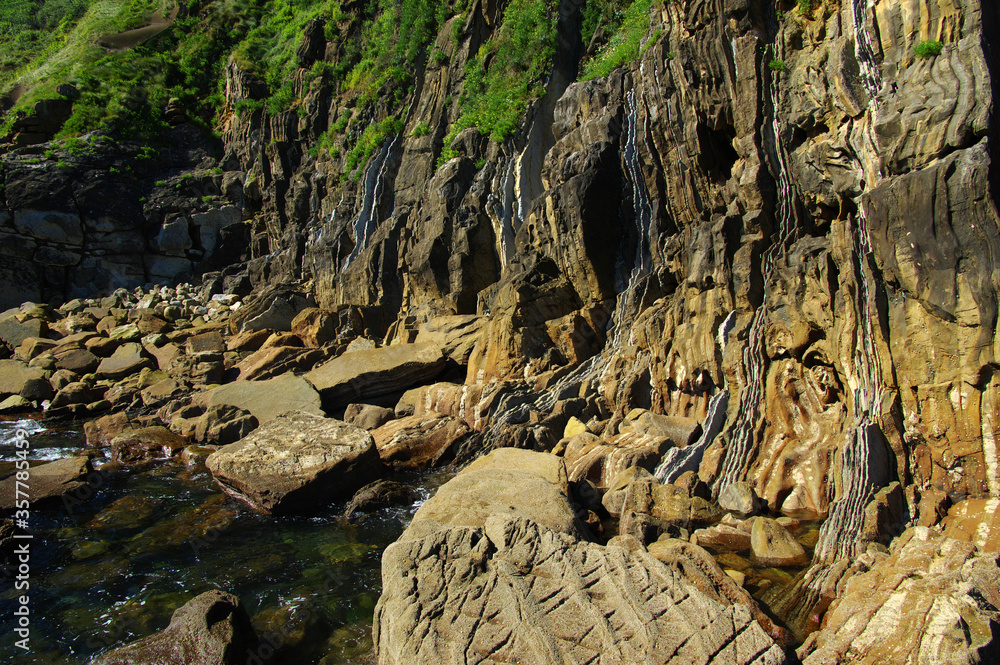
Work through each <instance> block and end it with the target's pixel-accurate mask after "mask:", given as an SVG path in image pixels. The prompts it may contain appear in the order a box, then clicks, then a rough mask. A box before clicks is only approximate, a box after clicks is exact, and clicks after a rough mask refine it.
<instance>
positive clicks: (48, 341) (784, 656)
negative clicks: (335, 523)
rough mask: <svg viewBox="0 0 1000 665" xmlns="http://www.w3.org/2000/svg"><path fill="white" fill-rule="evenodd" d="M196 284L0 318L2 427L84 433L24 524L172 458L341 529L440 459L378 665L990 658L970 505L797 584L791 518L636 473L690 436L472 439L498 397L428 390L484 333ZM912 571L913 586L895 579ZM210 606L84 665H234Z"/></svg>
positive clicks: (888, 505) (892, 504) (982, 571)
mask: <svg viewBox="0 0 1000 665" xmlns="http://www.w3.org/2000/svg"><path fill="white" fill-rule="evenodd" d="M213 288H217V285H215V286H214V287H213V284H212V283H208V284H207V285H205V286H201V287H195V286H193V285H189V284H182V285H179V286H177V287H153V288H149V289H147V290H138V289H137V290H135V291H132V292H126V291H124V290H119V291H117V292H115V293H114V294H112V295H111V296H109V297H106V298H102V299H90V300H74V301H72V302H69V303H66V304H65V305H63V306H61V307H58V308H53V307H48V306H43V305H37V304H34V303H25V304H24V305H22V306H21V307H19V308H16V309H14V310H10V311H8V312H5V313H4V314H2V315H0V337H2V338H3V340H4V344H5V345H6V346H7V348H8V349H10V351H9V352H8V355H10V356H11V357H9V358H7V359H5V360H0V364H2V368H0V370H2V371H0V376H2V377H3V385H2V391H3V393H4V394H3V395H0V398H2V399H3V402H2V407H0V408H2V409H3V410H4V412H6V413H15V412H17V411H29V412H30V411H34V410H37V409H42V410H43V413H44V417H45V418H46V419H47V420H48V421H50V422H52V421H68V420H70V419H74V421H75V422H81V421H83V424H84V430H85V432H86V439H87V448H86V449H85V450H83V451H81V454H80V455H79V456H77V457H69V458H66V459H63V460H59V461H53V462H48V463H43V464H39V465H37V466H34V467H33V469H32V485H31V502H32V505H33V506H37V507H44V506H45V505H53V504H58V502H59V501H60V500H63V501H66V500H72V497H73V496H74V494H75V493H78V492H79V490H80V488H81V487H82V486H84V485H85V484H86V483H87V479H88V476H90V475H91V474H93V473H94V472H95V471H97V472H98V473H100V474H101V475H102V476H107V475H109V474H115V473H121V472H125V471H127V470H130V469H131V470H136V469H138V470H141V469H142V468H144V465H145V466H148V464H149V463H150V462H152V461H157V460H174V461H175V463H176V464H178V465H185V466H187V467H189V468H204V467H205V466H207V469H208V470H209V471H210V472H211V473H212V475H213V476H214V478H215V481H216V483H217V485H218V488H219V489H220V490H221V491H222V492H224V493H225V494H227V495H229V497H231V498H232V499H233V500H236V501H240V502H243V503H244V504H246V505H248V506H249V507H250V508H251V509H253V510H255V511H257V512H262V513H273V514H302V513H306V514H309V513H314V512H316V511H318V510H323V507H324V506H326V505H328V504H329V503H330V501H332V500H340V501H343V500H346V499H349V498H351V497H352V495H354V500H353V501H352V502H351V505H350V507H349V508H348V511H347V513H348V515H349V516H350V515H351V514H353V513H356V511H367V510H374V509H378V508H381V507H383V506H386V505H391V504H393V503H406V502H408V501H412V493H410V492H409V491H408V490H407V488H406V487H405V486H400V485H398V483H391V482H387V481H386V480H380V478H383V477H384V476H385V475H386V474H387V473H388V472H390V471H391V470H414V469H428V468H432V467H441V466H444V465H448V464H455V463H456V460H457V462H458V465H459V467H460V468H462V467H463V466H464V468H462V471H461V472H460V473H459V474H458V475H457V476H456V477H455V478H454V479H452V480H451V481H449V482H448V483H446V484H445V485H444V486H443V487H442V488H441V489H440V490H439V491H438V492H437V493H436V494H435V495H434V496H433V497H432V498H431V499H430V500H429V501H427V502H426V503H424V504H423V506H422V507H421V508H420V509H419V511H418V512H417V514H416V515H415V517H414V519H413V521H412V523H411V524H410V525H409V527H408V528H407V530H406V532H405V533H404V534H403V536H402V537H401V538H400V539H399V541H398V542H397V543H396V544H395V545H393V546H391V547H390V548H389V549H388V550H386V552H385V554H384V556H383V564H382V566H383V569H382V576H383V589H382V597H381V599H380V601H379V605H378V607H377V608H376V617H375V624H374V625H375V628H374V632H375V634H374V639H375V645H376V655H377V658H378V662H379V663H387V664H388V663H418V662H422V663H450V662H455V663H458V662H467V660H468V659H469V658H473V660H477V661H478V660H479V659H486V660H487V661H490V662H492V661H496V662H502V661H504V659H510V658H513V659H523V658H528V659H529V661H531V662H548V661H549V660H552V659H555V660H560V659H561V660H565V661H567V662H594V659H595V658H597V659H598V662H637V661H639V660H644V661H645V660H649V661H650V662H654V661H655V662H664V663H667V662H677V661H676V660H671V659H681V660H683V661H684V662H704V663H741V664H742V663H786V662H798V661H797V660H796V658H799V659H801V660H802V661H803V662H805V663H841V662H872V663H874V662H904V661H905V660H906V659H908V658H910V657H916V656H917V655H920V657H921V658H923V657H925V655H927V654H929V655H927V656H926V657H930V658H932V660H931V661H929V662H940V663H946V662H947V663H953V662H970V663H971V662H982V661H976V660H975V659H976V658H980V659H982V658H983V657H986V656H987V655H988V654H992V653H993V651H992V650H994V649H995V648H996V646H995V644H994V642H993V640H992V637H991V632H990V630H992V629H990V628H989V626H993V625H996V622H997V621H998V619H1000V614H998V612H997V610H996V609H995V608H996V607H997V606H998V605H997V604H996V603H995V602H994V600H1000V599H994V596H995V595H996V589H997V588H1000V569H998V567H997V563H998V558H997V557H998V549H997V548H996V546H995V543H996V541H995V540H994V539H993V538H992V537H988V536H987V537H986V538H985V539H984V538H983V534H984V529H985V530H986V533H988V532H989V530H990V529H992V528H993V524H992V522H989V521H986V520H987V519H991V516H992V515H993V514H995V513H992V512H991V511H990V510H989V509H988V507H987V509H986V511H985V512H980V509H977V505H978V504H975V501H965V502H960V503H958V504H956V505H955V506H952V507H951V509H950V510H949V509H948V507H947V504H946V502H945V501H944V499H943V498H937V499H935V496H934V495H933V494H932V493H928V494H927V495H925V496H923V497H921V499H920V504H919V505H920V510H919V512H918V513H917V516H916V519H913V518H910V517H908V516H907V515H906V513H905V510H906V503H907V502H906V498H905V497H904V495H903V491H902V489H901V488H900V486H899V484H898V483H894V484H892V485H890V486H889V487H888V488H886V490H883V491H882V492H880V493H879V494H878V495H877V496H876V498H875V499H874V500H873V501H872V503H871V504H870V505H869V506H868V507H867V508H866V509H865V523H864V527H863V528H864V532H865V533H867V534H870V535H869V536H868V537H869V539H870V544H869V545H868V548H867V550H866V552H865V553H864V554H863V555H862V556H860V557H858V558H857V559H856V560H855V561H853V562H850V565H849V566H847V567H846V568H842V569H840V570H838V571H837V572H836V574H835V576H834V577H831V578H828V579H827V580H825V581H822V585H821V586H820V585H816V584H815V581H814V580H813V579H810V575H811V574H813V573H814V572H815V567H810V563H815V557H816V556H818V554H817V553H816V552H814V548H815V547H816V544H817V539H818V536H819V532H818V523H816V522H814V521H810V519H809V518H810V517H811V516H810V515H809V514H808V513H805V514H803V515H802V516H801V517H799V518H796V517H794V516H790V515H787V514H786V515H782V514H775V513H774V512H772V511H771V510H770V509H769V507H768V505H767V502H766V501H763V500H761V499H760V498H759V497H758V496H757V494H756V492H755V490H754V488H753V487H752V486H751V485H750V484H749V483H746V482H737V483H734V484H731V485H729V486H728V487H727V488H726V489H725V491H723V492H721V493H720V494H719V495H718V497H716V498H715V499H713V496H712V492H711V490H710V488H709V486H708V485H706V483H705V482H704V481H703V480H702V479H701V478H700V477H699V475H698V473H696V472H694V471H686V472H683V473H680V475H678V476H677V477H676V478H674V479H673V482H670V483H663V482H661V481H660V480H658V479H657V476H656V475H654V472H656V471H657V467H658V466H660V465H661V462H662V460H664V459H666V458H668V457H669V456H668V455H667V454H666V453H667V452H668V451H670V450H678V451H683V450H685V449H687V448H688V447H690V446H694V445H696V444H697V441H698V439H699V437H700V435H701V430H702V424H700V423H698V422H697V421H695V420H692V419H685V418H678V417H672V416H664V415H657V414H654V413H652V412H650V411H648V410H643V409H636V410H633V411H632V412H630V413H628V414H626V416H625V417H624V418H622V419H621V420H620V421H619V422H617V423H613V422H612V421H611V419H610V418H609V416H610V414H608V413H606V412H601V411H600V409H599V408H596V407H595V405H594V404H593V403H592V402H588V401H587V400H584V399H580V398H569V399H563V400H559V401H557V402H556V403H555V405H554V408H553V409H552V413H553V416H551V417H553V418H557V419H559V421H560V422H562V423H563V425H562V430H563V431H562V437H560V438H558V439H555V437H553V438H552V439H551V440H550V445H549V446H547V450H546V446H544V445H539V443H538V442H535V443H534V445H531V446H525V445H523V443H520V442H518V440H517V439H506V440H505V441H504V442H503V443H497V442H493V444H492V445H490V440H489V438H488V437H489V436H491V435H492V432H491V425H492V424H493V423H492V422H491V414H490V404H491V403H495V402H496V401H497V400H498V397H497V396H496V395H489V394H485V395H482V394H480V395H476V396H475V397H472V394H474V393H472V394H470V393H471V391H470V390H469V389H470V388H471V387H470V386H461V385H459V384H454V383H448V382H446V381H439V379H440V378H442V377H446V376H447V375H448V374H449V372H452V373H453V372H454V370H453V369H451V368H452V367H456V366H461V365H463V364H465V363H466V362H468V357H469V355H470V354H471V353H472V350H473V349H474V348H475V344H476V342H477V341H478V339H479V337H480V335H481V334H482V331H483V327H482V325H480V324H478V323H477V322H476V321H473V320H468V319H469V317H465V319H467V320H462V321H456V318H457V317H449V318H446V319H444V320H440V321H433V322H431V324H429V325H427V326H425V327H423V328H421V329H419V330H418V331H417V332H416V335H410V337H412V339H410V340H408V341H399V340H396V343H395V344H389V345H384V344H383V343H384V341H385V340H372V339H370V338H367V337H364V336H361V335H358V334H357V332H355V329H353V328H352V327H351V326H350V325H345V326H338V325H337V323H338V322H340V321H344V320H345V319H346V320H349V318H348V317H349V314H348V315H347V316H345V315H344V313H343V312H339V313H338V312H331V311H327V310H323V309H320V308H316V307H309V306H308V305H309V302H308V299H307V298H306V297H304V296H300V295H296V294H274V295H272V296H271V300H270V302H262V301H260V300H255V299H254V298H253V297H250V298H245V299H242V298H239V297H238V296H235V295H228V294H218V293H213V292H212V291H213ZM550 381H558V377H553V378H552V379H550ZM536 389H537V386H536ZM477 399H478V401H477ZM382 405H391V406H389V407H387V406H382ZM494 408H495V407H494ZM502 413H503V412H502ZM570 414H572V415H570ZM585 420H586V422H585ZM551 427H552V425H551V423H549V428H550V430H551ZM508 446H513V447H508ZM526 447H528V448H533V449H534V450H526V449H524V448H526ZM490 449H492V452H489V453H488V454H485V455H483V456H481V457H480V456H479V455H480V454H481V453H485V452H487V451H488V450H490ZM104 453H106V455H105V454H104ZM477 457H478V458H477ZM469 460H474V461H472V462H471V463H467V462H468V461H469ZM180 468H182V467H180ZM356 491H357V494H355V492H356ZM13 503H14V502H13V477H9V478H7V479H6V480H0V509H2V510H4V511H6V512H8V513H9V512H11V511H12V509H13ZM974 504H975V505H974ZM4 529H5V532H6V531H8V530H11V529H13V524H12V522H11V521H10V520H6V521H5V523H4ZM7 537H9V534H8V536H7ZM5 540H6V538H5ZM7 542H10V541H7ZM900 575H902V577H900ZM913 576H917V578H919V579H921V580H923V581H922V582H920V583H919V584H912V583H906V582H905V580H906V579H909V578H912V577H913ZM817 589H818V592H817ZM810 594H813V595H810ZM209 595H210V594H203V595H201V596H198V597H197V598H195V599H193V600H192V601H191V602H190V603H188V604H187V605H185V606H184V607H183V608H181V609H179V610H178V611H177V613H175V616H174V620H173V622H172V623H171V626H170V627H169V628H168V629H166V631H164V632H163V633H158V634H157V635H155V636H151V637H149V638H146V639H143V640H141V641H139V642H136V643H134V644H130V645H128V646H126V647H122V648H120V649H115V650H113V651H111V652H109V653H107V654H106V655H104V656H102V657H101V658H98V659H97V660H95V661H94V662H95V663H97V662H99V663H115V662H131V663H142V662H149V663H153V662H157V663H160V662H178V663H181V662H183V663H192V662H198V663H235V662H243V661H242V660H241V658H242V657H237V656H234V655H233V654H236V653H237V652H238V653H244V652H245V651H246V650H247V649H248V648H250V649H251V651H252V647H248V646H247V645H253V644H256V643H257V642H255V640H257V637H256V635H255V633H254V632H253V628H252V627H249V623H248V621H247V620H246V618H245V611H243V610H242V609H241V606H240V605H239V600H238V599H234V598H233V597H231V596H225V594H222V596H220V598H219V599H214V598H213V599H209V598H208V596H209ZM975 599H986V600H985V601H984V602H985V604H984V602H979V601H978V600H975ZM219 602H222V603H224V604H225V603H228V605H226V607H228V608H230V609H228V610H226V616H243V619H239V620H238V621H237V624H239V625H238V626H237V624H233V623H231V621H232V620H230V619H225V620H222V621H223V622H222V623H217V622H218V621H220V619H218V618H211V617H215V616H216V615H218V612H216V611H215V609H213V608H215V606H216V605H217V604H218V603H219ZM900 602H905V603H906V606H907V608H909V607H911V606H912V607H914V608H922V609H914V610H913V611H912V612H911V611H909V610H907V611H906V614H905V615H903V618H902V619H901V618H899V617H898V616H897V615H895V614H891V613H890V609H889V608H892V607H895V606H896V604H897V603H900ZM203 606H204V607H203ZM803 607H811V608H813V610H812V612H811V613H810V614H809V615H807V616H802V609H803ZM515 608H516V609H515ZM241 612H243V614H242V615H241V614H240V613H241ZM233 613H235V614H233ZM956 613H957V614H956ZM824 614H825V615H826V618H825V619H823V620H822V621H820V620H819V619H820V617H822V616H823V615H824ZM855 615H863V616H866V617H868V620H867V621H866V623H865V624H864V625H860V624H858V622H856V621H853V620H852V619H851V617H852V616H855ZM952 615H954V616H960V617H962V619H961V621H960V622H958V623H951V624H948V623H947V622H946V617H948V616H952ZM206 622H207V623H206ZM963 626H964V627H963ZM175 633H176V635H175ZM885 635H891V636H892V640H891V648H890V646H888V645H887V644H883V645H882V646H880V647H879V648H875V647H874V646H872V648H870V649H869V650H867V651H866V652H865V655H864V656H863V660H856V659H854V658H855V656H852V655H851V654H852V653H854V649H856V647H852V646H851V645H852V644H856V640H876V641H877V642H879V643H880V644H882V642H883V639H882V637H881V636H885ZM875 636H880V637H877V638H876V637H875ZM931 638H933V639H934V640H936V642H935V646H934V647H933V650H932V651H927V650H928V649H929V648H930V647H928V646H927V644H926V642H927V640H928V639H931ZM193 654H198V655H193ZM472 654H478V655H476V656H473V655H472ZM525 654H533V655H532V656H526V655H525ZM878 654H881V655H878ZM650 659H651V660H650ZM845 659H846V660H845Z"/></svg>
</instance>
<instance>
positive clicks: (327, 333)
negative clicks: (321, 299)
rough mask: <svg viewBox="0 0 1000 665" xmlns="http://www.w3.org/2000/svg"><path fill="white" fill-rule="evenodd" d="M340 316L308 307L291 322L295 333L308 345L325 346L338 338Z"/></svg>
mask: <svg viewBox="0 0 1000 665" xmlns="http://www.w3.org/2000/svg"><path fill="white" fill-rule="evenodd" d="M339 321H340V318H339V317H338V316H337V315H336V314H335V313H333V312H328V311H326V310H322V309H319V308H318V307H308V308H306V309H304V310H302V311H301V312H299V313H298V314H297V315H296V316H295V318H294V319H292V322H291V324H290V327H291V330H292V333H293V334H295V335H296V336H297V337H298V338H299V339H300V340H302V343H303V344H305V345H306V346H311V347H317V346H323V345H324V344H326V343H328V342H332V341H334V340H336V339H337V323H338V322H339Z"/></svg>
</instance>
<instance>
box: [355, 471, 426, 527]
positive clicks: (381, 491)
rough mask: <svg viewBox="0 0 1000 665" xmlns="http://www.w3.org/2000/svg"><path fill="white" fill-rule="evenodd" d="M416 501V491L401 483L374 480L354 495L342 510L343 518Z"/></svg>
mask: <svg viewBox="0 0 1000 665" xmlns="http://www.w3.org/2000/svg"><path fill="white" fill-rule="evenodd" d="M416 499H417V493H416V491H414V490H412V489H410V488H409V487H407V486H406V485H404V484H402V483H397V482H395V481H393V480H376V481H375V482H373V483H369V484H367V485H365V486H364V487H362V488H361V489H359V490H358V491H357V492H355V493H354V496H353V497H352V498H351V502H350V503H348V504H347V509H346V510H344V517H347V518H350V517H351V516H352V515H354V513H366V512H370V511H372V510H377V509H379V508H386V507H388V506H399V505H404V504H409V503H413V502H414V501H416Z"/></svg>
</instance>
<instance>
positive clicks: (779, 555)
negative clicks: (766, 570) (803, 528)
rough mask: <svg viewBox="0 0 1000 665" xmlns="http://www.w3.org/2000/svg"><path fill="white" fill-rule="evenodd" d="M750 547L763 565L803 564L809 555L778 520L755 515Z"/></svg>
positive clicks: (751, 529)
mask: <svg viewBox="0 0 1000 665" xmlns="http://www.w3.org/2000/svg"><path fill="white" fill-rule="evenodd" d="M750 547H751V549H752V550H753V556H754V559H756V561H757V562H758V563H759V564H760V565H762V566H802V565H805V564H807V563H809V555H808V554H806V551H805V549H804V548H803V547H802V545H800V544H799V541H797V540H795V538H793V537H792V534H790V533H788V530H787V529H785V527H783V526H781V524H780V523H778V521H777V520H772V519H770V518H767V517H755V518H753V520H752V521H751V524H750Z"/></svg>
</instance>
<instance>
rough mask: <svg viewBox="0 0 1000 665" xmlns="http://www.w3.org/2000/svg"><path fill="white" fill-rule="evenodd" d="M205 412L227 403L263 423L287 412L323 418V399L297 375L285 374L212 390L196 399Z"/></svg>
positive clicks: (230, 384) (239, 382)
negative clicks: (321, 404)
mask: <svg viewBox="0 0 1000 665" xmlns="http://www.w3.org/2000/svg"><path fill="white" fill-rule="evenodd" d="M195 401H196V402H197V403H198V404H200V405H201V406H203V407H205V408H206V409H210V408H212V407H214V406H221V405H223V404H228V405H230V406H238V407H239V408H241V409H245V410H247V411H249V412H250V413H252V414H253V416H254V417H255V418H256V419H257V420H258V421H259V422H261V423H266V422H268V421H270V420H274V419H275V418H277V417H278V416H280V415H281V414H283V413H286V412H288V411H302V412H304V413H311V414H312V415H314V416H322V415H323V409H322V408H321V407H320V397H319V393H317V392H316V391H315V390H314V389H313V387H312V386H311V385H309V383H308V382H307V381H306V380H305V379H303V378H301V377H298V376H295V375H294V374H283V375H281V376H278V377H275V378H273V379H267V380H266V381H233V382H232V383H227V384H226V385H223V386H219V387H218V388H212V389H211V390H207V391H205V392H204V393H201V394H200V395H197V396H196V397H195Z"/></svg>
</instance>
